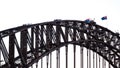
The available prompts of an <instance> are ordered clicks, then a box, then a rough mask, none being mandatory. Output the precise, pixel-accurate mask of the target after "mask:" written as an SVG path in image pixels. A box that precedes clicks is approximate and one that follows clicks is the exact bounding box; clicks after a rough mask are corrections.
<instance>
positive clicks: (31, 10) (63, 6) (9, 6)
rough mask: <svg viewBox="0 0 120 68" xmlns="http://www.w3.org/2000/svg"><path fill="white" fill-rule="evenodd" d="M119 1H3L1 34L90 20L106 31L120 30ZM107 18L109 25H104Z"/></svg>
mask: <svg viewBox="0 0 120 68" xmlns="http://www.w3.org/2000/svg"><path fill="white" fill-rule="evenodd" d="M119 4H120V0H0V30H4V29H8V28H11V27H15V26H19V25H22V24H27V23H40V22H45V21H51V20H54V19H76V20H85V19H87V18H91V19H94V18H95V21H96V22H97V23H98V24H100V25H103V26H105V27H107V28H110V29H112V30H113V31H116V30H118V29H119V26H120V24H119V22H120V20H119V18H120V13H119V12H120V8H119V7H120V5H119ZM102 16H108V20H107V21H101V19H100V18H101V17H102Z"/></svg>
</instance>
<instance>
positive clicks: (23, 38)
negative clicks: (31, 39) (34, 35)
mask: <svg viewBox="0 0 120 68" xmlns="http://www.w3.org/2000/svg"><path fill="white" fill-rule="evenodd" d="M20 43H21V52H22V55H23V58H24V62H25V64H27V30H24V31H21V40H20ZM25 67H26V66H25Z"/></svg>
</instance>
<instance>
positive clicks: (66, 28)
mask: <svg viewBox="0 0 120 68" xmlns="http://www.w3.org/2000/svg"><path fill="white" fill-rule="evenodd" d="M17 33H20V38H19V40H20V41H18V38H17V36H18V35H16V34H17ZM5 37H9V39H8V40H9V49H8V50H7V48H6V47H7V45H5V44H4V40H3V38H5ZM19 42H20V43H19ZM68 44H74V45H79V46H81V47H86V48H87V49H90V50H92V51H94V52H96V53H97V54H99V55H100V56H102V57H103V58H104V59H105V60H107V61H108V62H109V64H111V65H112V66H113V67H114V68H120V36H119V34H117V33H113V32H112V31H110V30H108V29H107V28H104V27H102V26H99V25H97V24H96V23H95V22H91V23H85V22H84V21H77V20H55V21H51V22H44V23H38V24H29V25H23V26H19V27H16V28H11V29H7V30H4V31H1V32H0V49H1V51H2V54H3V57H4V61H5V64H4V65H2V68H15V67H19V68H20V67H22V68H28V67H30V66H32V65H33V64H34V63H36V62H38V60H40V59H41V58H42V57H44V56H46V55H48V54H50V53H51V52H52V51H54V50H57V55H59V52H60V50H59V48H60V47H62V46H66V55H67V51H68V49H67V45H68ZM15 48H16V49H17V52H18V56H17V57H15ZM75 48H76V47H74V49H75ZM81 50H82V49H81ZM81 54H83V53H81ZM75 55H76V53H75V50H74V59H76V58H75ZM50 56H51V54H50ZM48 57H49V56H48ZM66 58H67V56H66ZM82 58H83V57H82ZM59 59H60V57H59V56H58V57H57V60H58V61H57V68H59V66H60V62H59ZM96 59H97V58H96ZM50 60H51V59H50ZM67 60H68V59H66V61H67ZM47 64H48V63H47ZM74 67H75V61H74ZM66 68H68V67H67V62H66Z"/></svg>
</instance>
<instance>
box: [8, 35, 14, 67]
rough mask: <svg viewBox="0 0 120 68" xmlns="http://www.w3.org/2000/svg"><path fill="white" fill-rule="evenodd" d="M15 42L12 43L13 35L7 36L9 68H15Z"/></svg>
mask: <svg viewBox="0 0 120 68" xmlns="http://www.w3.org/2000/svg"><path fill="white" fill-rule="evenodd" d="M14 44H15V41H14V34H12V35H10V36H9V63H10V68H15V60H14V56H15V53H14V51H15V45H14Z"/></svg>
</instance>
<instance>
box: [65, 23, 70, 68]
mask: <svg viewBox="0 0 120 68" xmlns="http://www.w3.org/2000/svg"><path fill="white" fill-rule="evenodd" d="M67 25H68V22H65V26H67ZM68 29H69V28H68V27H65V43H67V42H68ZM65 56H66V57H65V58H66V68H68V44H66V45H65Z"/></svg>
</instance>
